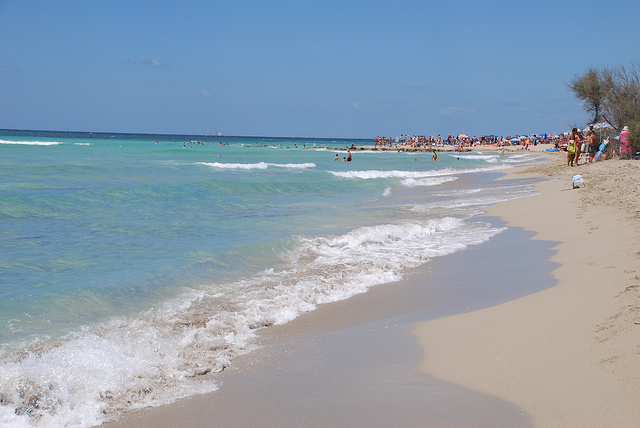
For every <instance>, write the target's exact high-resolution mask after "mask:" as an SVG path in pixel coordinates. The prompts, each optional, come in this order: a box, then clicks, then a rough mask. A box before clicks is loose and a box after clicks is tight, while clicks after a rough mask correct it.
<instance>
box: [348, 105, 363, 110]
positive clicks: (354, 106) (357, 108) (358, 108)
mask: <svg viewBox="0 0 640 428" xmlns="http://www.w3.org/2000/svg"><path fill="white" fill-rule="evenodd" d="M351 107H353V108H354V109H356V110H362V109H361V108H360V103H352V104H351Z"/></svg>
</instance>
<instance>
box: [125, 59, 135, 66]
mask: <svg viewBox="0 0 640 428" xmlns="http://www.w3.org/2000/svg"><path fill="white" fill-rule="evenodd" d="M125 63H126V64H129V65H135V64H136V62H135V61H134V60H132V59H128V60H126V61H125Z"/></svg>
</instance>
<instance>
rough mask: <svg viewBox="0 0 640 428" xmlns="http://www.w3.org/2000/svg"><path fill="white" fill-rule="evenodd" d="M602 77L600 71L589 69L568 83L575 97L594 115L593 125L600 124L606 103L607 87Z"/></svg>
mask: <svg viewBox="0 0 640 428" xmlns="http://www.w3.org/2000/svg"><path fill="white" fill-rule="evenodd" d="M603 83H604V82H603V81H602V79H601V77H600V71H599V70H597V69H595V68H593V67H589V69H588V70H587V72H586V73H584V74H583V75H578V74H576V75H575V76H573V79H571V81H570V82H569V83H568V86H569V88H570V89H571V90H572V91H573V93H574V94H575V96H576V97H577V98H578V99H580V100H581V101H582V105H583V106H584V109H585V110H586V111H587V112H588V113H591V114H593V123H597V122H600V120H601V111H602V106H603V103H604V102H605V97H606V93H605V87H604V84H603Z"/></svg>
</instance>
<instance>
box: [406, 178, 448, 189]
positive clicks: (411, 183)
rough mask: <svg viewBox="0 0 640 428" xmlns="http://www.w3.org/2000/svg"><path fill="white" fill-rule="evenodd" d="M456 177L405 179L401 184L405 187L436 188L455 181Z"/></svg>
mask: <svg viewBox="0 0 640 428" xmlns="http://www.w3.org/2000/svg"><path fill="white" fill-rule="evenodd" d="M457 179H458V177H452V176H448V177H447V176H444V177H429V178H405V179H404V180H402V181H401V183H402V184H403V185H405V186H407V187H415V186H437V185H440V184H443V183H447V182H449V181H455V180H457Z"/></svg>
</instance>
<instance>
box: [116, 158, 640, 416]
mask: <svg viewBox="0 0 640 428" xmlns="http://www.w3.org/2000/svg"><path fill="white" fill-rule="evenodd" d="M546 147H549V146H538V147H535V148H533V149H534V150H537V151H540V152H542V151H544V149H545V148H546ZM476 150H477V151H487V150H490V148H485V147H482V148H477V149H476ZM513 150H517V148H514V149H513ZM541 155H543V156H546V157H547V158H548V161H547V162H545V163H540V164H537V165H535V166H533V167H528V168H518V169H513V170H510V172H509V174H507V175H506V176H505V177H504V179H518V178H525V177H537V178H540V179H541V181H540V182H539V184H537V185H536V186H537V190H538V191H539V192H540V194H539V195H537V196H533V197H528V198H523V199H516V200H512V201H509V202H503V203H499V204H496V205H493V206H491V207H490V208H489V209H488V210H487V213H486V214H485V215H486V216H487V218H488V219H489V218H496V217H499V218H500V219H502V220H504V221H506V222H507V224H508V225H509V226H510V227H509V229H508V230H507V231H506V232H503V234H501V235H500V236H498V237H496V238H494V239H492V240H491V241H489V242H488V243H485V244H482V245H479V246H475V247H470V248H467V249H466V250H464V251H461V252H458V253H456V254H453V255H451V256H448V257H444V258H441V259H438V260H435V261H434V262H433V263H430V264H429V266H427V267H424V268H419V269H416V271H415V272H414V274H413V275H409V276H408V277H407V279H405V280H403V281H401V282H399V283H393V284H389V285H386V286H381V287H376V288H374V289H372V290H370V291H369V292H367V293H365V294H362V295H358V296H355V297H353V298H351V299H349V300H347V301H341V302H336V303H332V304H329V305H323V306H321V307H320V308H319V309H318V310H316V311H313V312H310V313H307V314H304V315H303V316H301V317H300V318H299V319H297V320H295V321H293V322H291V323H288V324H285V325H282V326H276V327H272V328H269V329H265V330H262V331H261V336H260V337H261V339H260V340H261V346H262V350H261V351H260V353H258V354H250V355H248V356H245V357H242V358H240V359H239V360H238V361H236V362H235V363H234V367H233V368H232V369H231V370H229V371H225V372H223V373H221V374H220V375H221V376H220V378H219V380H220V385H221V390H220V391H217V392H213V393H211V394H207V395H203V396H196V397H192V398H190V399H187V400H181V401H179V402H177V403H175V404H173V405H169V406H161V407H159V408H150V409H146V410H144V411H141V412H135V413H130V414H126V415H124V417H122V418H121V419H120V420H119V421H117V422H115V423H107V424H105V426H107V427H134V426H135V427H152V426H153V427H157V426H160V427H171V426H177V425H182V426H189V427H209V426H224V427H229V426H238V427H240V426H261V427H271V426H273V427H276V426H305V427H322V426H345V427H346V426H354V425H362V426H379V427H386V426H396V425H402V426H416V427H418V426H434V427H440V426H443V427H444V426H447V427H449V426H456V427H480V426H487V427H496V426H504V427H511V426H518V427H527V426H538V427H549V426H562V427H567V426H576V427H578V426H580V427H583V426H594V427H595V426H636V425H637V420H639V419H640V410H638V408H637V406H636V405H635V404H636V399H637V397H638V396H639V392H640V381H639V379H638V374H637V372H638V370H637V369H638V366H639V365H638V358H639V354H640V344H639V342H638V340H637V337H638V333H639V332H640V330H639V329H640V325H639V324H640V304H639V303H638V302H639V299H638V298H639V297H640V296H639V294H638V293H639V291H640V272H639V271H637V270H636V269H637V266H638V265H639V264H638V261H639V258H640V244H639V242H640V239H639V238H640V236H639V235H640V233H639V232H640V227H639V226H640V222H639V221H638V220H639V219H640V204H639V202H638V201H639V200H640V195H639V194H638V186H637V184H636V183H637V182H638V178H639V177H640V168H639V167H638V164H637V162H631V161H619V160H610V161H606V162H598V163H595V164H588V165H581V166H579V167H577V168H567V167H565V166H564V165H565V164H566V160H565V156H564V155H563V154H561V153H545V154H541ZM576 173H579V174H582V175H583V177H584V180H585V184H586V185H585V186H582V187H581V188H579V189H572V184H571V176H572V175H573V174H576ZM547 259H550V260H547ZM550 271H552V276H551V277H550V276H549V272H550ZM470 275H473V276H476V277H478V281H480V282H481V283H483V284H484V285H485V286H483V287H482V288H481V289H478V288H477V287H475V286H472V287H468V286H467V285H468V284H473V283H474V281H469V280H468V279H469V276H470ZM475 282H477V281H475ZM432 283H437V284H439V286H440V287H442V290H445V289H446V290H447V292H446V293H443V292H439V291H438V289H433V288H431V287H430V286H426V285H427V284H432ZM452 290H453V291H452ZM425 302H429V303H428V304H425ZM481 308H484V309H481ZM461 312H463V313H462V314H460V315H449V314H455V313H461ZM424 320H428V321H424ZM416 339H417V340H416Z"/></svg>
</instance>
